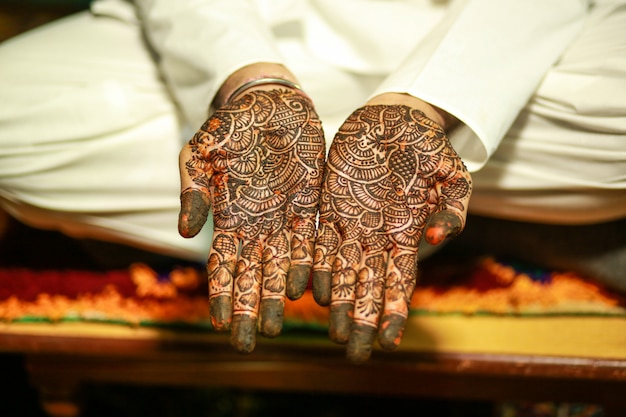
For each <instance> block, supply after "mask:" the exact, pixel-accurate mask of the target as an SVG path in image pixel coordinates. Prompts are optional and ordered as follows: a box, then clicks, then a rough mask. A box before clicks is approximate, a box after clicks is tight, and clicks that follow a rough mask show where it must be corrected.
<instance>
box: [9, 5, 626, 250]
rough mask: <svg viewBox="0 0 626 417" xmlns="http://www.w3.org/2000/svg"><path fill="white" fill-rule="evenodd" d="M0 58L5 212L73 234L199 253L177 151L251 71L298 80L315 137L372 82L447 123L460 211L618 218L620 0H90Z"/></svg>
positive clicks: (622, 108) (625, 164)
mask: <svg viewBox="0 0 626 417" xmlns="http://www.w3.org/2000/svg"><path fill="white" fill-rule="evenodd" d="M142 31H145V32H144V33H145V37H146V38H147V40H148V44H149V46H150V48H151V49H153V50H149V48H148V45H147V44H146V43H144V40H145V39H144V37H143V35H142ZM0 62H2V65H0V97H2V102H0V197H2V202H3V206H4V207H5V208H6V209H7V210H9V211H10V212H11V213H12V214H14V215H16V216H17V217H19V218H21V219H22V220H24V221H27V222H29V223H33V224H35V225H38V226H41V227H52V228H57V229H61V230H64V231H65V232H67V233H69V234H72V235H77V236H89V237H96V238H103V239H111V240H117V241H123V242H126V243H131V244H136V245H140V246H143V247H148V248H151V249H154V250H158V251H162V252H165V253H170V254H174V255H178V256H185V257H190V258H194V259H202V258H204V256H205V254H206V252H207V250H208V242H209V240H208V239H209V237H210V232H211V231H210V227H205V230H204V233H203V236H202V237H198V238H195V239H191V240H185V239H182V238H180V237H179V236H178V234H177V230H176V221H177V212H178V208H179V202H178V193H179V184H178V167H177V155H178V150H179V149H180V146H181V145H182V144H183V142H184V141H186V140H187V139H189V138H190V136H191V133H192V132H193V131H194V130H195V129H196V128H197V127H198V126H200V124H201V123H202V122H204V120H205V119H206V117H207V116H208V111H209V110H208V106H209V103H210V102H211V101H212V99H213V96H214V95H215V93H216V92H217V90H218V89H219V87H220V85H221V84H222V82H223V81H224V80H225V79H226V77H228V75H229V74H230V73H232V72H233V71H234V70H236V69H238V68H241V67H242V66H244V65H247V64H251V63H255V62H277V63H284V64H285V65H287V66H288V67H289V68H290V69H291V70H292V71H293V72H294V74H295V75H296V76H297V77H298V79H299V81H300V82H301V84H302V86H303V87H304V89H305V90H306V92H307V93H308V94H309V95H310V96H311V97H312V98H313V100H314V102H315V105H316V108H317V110H318V112H319V114H320V117H321V119H322V122H323V124H324V130H325V132H326V135H327V143H328V144H330V143H331V141H332V137H333V135H334V132H335V131H336V130H337V128H338V127H339V125H340V124H341V123H342V122H343V120H345V118H346V117H347V116H348V115H349V114H350V113H351V112H352V111H354V110H355V109H356V108H357V107H359V106H361V105H363V104H364V102H365V101H366V100H367V99H368V98H369V97H372V96H373V95H376V94H380V93H383V92H406V93H409V94H412V95H415V96H416V97H419V98H422V99H424V100H426V101H429V102H431V103H432V104H434V105H437V106H439V107H441V108H443V109H445V110H447V111H448V112H449V113H451V114H453V115H454V116H456V117H457V118H458V119H459V120H461V122H462V124H461V126H460V127H459V128H457V129H455V130H454V131H452V132H451V134H450V137H451V140H452V143H453V146H454V147H455V149H456V150H457V151H458V152H459V154H460V155H461V157H462V158H463V160H464V161H465V163H466V165H467V166H468V168H469V169H470V171H472V173H473V177H474V181H475V190H474V194H473V197H472V201H471V205H470V209H471V210H472V211H473V212H475V213H480V214H485V215H491V216H497V217H504V218H514V219H520V220H530V221H538V222H555V223H565V224H568V223H569V224H573V223H588V222H594V221H602V220H609V219H613V218H617V217H622V216H624V215H626V191H625V189H626V4H625V3H624V2H618V1H601V2H594V3H593V4H588V3H587V2H585V1H582V0H551V1H549V2H545V1H543V0H526V1H523V2H520V1H518V0H499V1H489V0H473V1H469V0H468V1H465V0H457V1H450V2H445V1H427V0H416V1H393V2H391V1H386V0H380V1H375V0H341V1H336V0H309V1H304V0H280V1H269V0H265V1H263V0H259V1H252V0H205V1H200V0H176V1H171V0H136V1H135V3H134V4H132V3H130V2H126V1H123V0H99V1H96V2H95V3H94V4H93V5H92V12H91V13H83V14H79V15H77V16H74V17H70V18H67V19H64V20H62V21H59V22H56V23H53V24H50V25H47V26H45V27H43V28H41V29H38V30H35V31H32V32H31V33H28V34H26V35H23V36H20V37H17V38H15V39H13V40H11V41H9V42H5V44H4V45H1V46H0ZM181 132H183V133H182V134H181Z"/></svg>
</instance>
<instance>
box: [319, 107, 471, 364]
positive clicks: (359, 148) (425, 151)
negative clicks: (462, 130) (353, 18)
mask: <svg viewBox="0 0 626 417" xmlns="http://www.w3.org/2000/svg"><path fill="white" fill-rule="evenodd" d="M470 194H471V177H470V174H469V173H468V171H467V170H466V168H465V165H464V164H463V162H462V161H461V159H460V157H459V156H458V155H457V154H456V152H455V151H454V149H453V148H452V146H451V145H450V142H449V141H448V138H447V137H446V133H445V132H444V130H443V129H442V128H441V127H440V126H439V124H437V123H435V122H434V121H432V120H431V119H429V118H427V117H426V116H425V115H424V113H422V112H421V111H419V110H417V109H415V108H411V107H408V106H405V105H369V106H365V107H362V108H360V109H357V110H356V111H355V112H353V113H352V115H351V116H350V117H348V119H347V120H346V121H345V122H344V124H343V125H342V127H341V128H340V129H339V131H338V132H337V134H336V136H335V139H334V141H333V143H332V145H331V148H330V152H329V155H328V160H327V163H326V171H325V175H324V183H323V185H322V195H321V201H320V225H319V231H318V237H317V240H316V244H315V260H314V265H313V295H314V297H315V299H316V300H317V302H318V303H319V304H321V305H328V304H330V329H329V336H330V338H331V339H332V340H333V341H335V342H338V343H347V344H348V346H347V356H348V358H349V359H351V360H352V361H354V362H363V361H365V360H367V359H368V358H369V356H370V354H371V351H372V346H373V343H374V339H375V337H376V333H378V341H379V344H380V345H381V346H382V347H383V348H384V349H387V350H392V349H395V348H396V347H397V346H398V345H399V343H400V341H401V339H402V332H403V330H404V325H405V322H406V319H407V316H408V311H409V305H410V300H411V296H412V293H413V290H414V288H415V285H416V281H417V265H418V247H419V243H420V240H421V238H422V234H423V233H426V235H425V237H426V240H427V241H428V242H429V243H431V244H438V243H440V242H441V241H443V240H444V239H445V238H447V237H452V236H455V235H456V234H458V233H460V231H461V230H462V229H463V227H464V224H465V218H466V214H467V206H468V202H469V198H470Z"/></svg>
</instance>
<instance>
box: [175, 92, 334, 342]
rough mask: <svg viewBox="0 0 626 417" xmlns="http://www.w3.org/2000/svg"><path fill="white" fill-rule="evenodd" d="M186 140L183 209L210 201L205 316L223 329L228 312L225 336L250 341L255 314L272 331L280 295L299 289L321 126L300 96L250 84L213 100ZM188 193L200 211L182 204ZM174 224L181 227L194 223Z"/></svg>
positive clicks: (309, 251) (309, 254)
mask: <svg viewBox="0 0 626 417" xmlns="http://www.w3.org/2000/svg"><path fill="white" fill-rule="evenodd" d="M188 147H189V149H190V155H191V156H190V158H188V159H187V160H186V162H185V168H186V171H187V174H188V176H189V178H190V180H191V181H192V183H193V185H192V186H191V187H189V188H187V189H186V190H184V191H183V193H182V196H181V199H182V201H183V208H182V209H181V218H183V219H192V220H194V221H196V222H199V223H204V220H203V215H202V210H204V211H205V212H207V211H208V205H209V203H210V205H211V206H212V209H213V221H214V238H213V243H212V246H211V250H210V253H209V262H208V265H207V269H208V273H209V284H210V285H209V300H210V306H211V316H212V320H213V324H214V326H215V327H216V329H218V330H227V329H228V328H229V327H230V326H231V324H230V323H231V322H230V320H231V317H234V318H235V319H233V322H232V333H233V334H232V336H231V341H232V342H233V344H234V345H235V347H236V348H237V349H239V350H241V351H251V350H252V349H253V348H254V329H255V327H256V321H257V317H259V318H260V322H261V323H260V328H261V332H262V333H263V334H266V335H268V336H275V335H277V334H278V333H279V332H280V329H281V326H282V308H283V305H284V297H285V295H286V294H287V295H289V296H290V297H294V298H297V297H298V296H299V295H301V294H302V292H303V291H304V289H305V288H306V285H307V282H308V278H309V273H310V269H311V265H312V262H313V244H314V243H313V242H314V239H315V217H316V214H317V206H318V201H319V195H320V187H321V182H322V171H323V164H324V152H325V144H324V135H323V131H322V126H321V123H320V121H319V118H318V116H317V114H316V113H315V111H314V109H313V106H312V104H311V103H310V101H309V100H308V99H307V98H305V97H304V96H302V95H300V94H298V93H296V92H294V91H292V90H283V89H275V90H271V91H259V90H255V91H250V92H248V93H246V94H245V95H243V96H242V97H241V98H239V99H236V100H235V101H233V102H231V103H227V104H226V105H225V106H223V107H222V108H220V109H219V110H218V111H217V112H216V113H215V114H214V115H213V116H212V117H211V118H210V119H209V120H207V122H206V123H205V124H204V125H203V126H202V128H201V129H200V130H199V131H198V132H197V133H196V134H195V136H194V137H193V138H192V139H191V141H190V142H189V145H188ZM186 202H189V206H190V207H191V206H194V207H196V208H194V209H193V210H194V211H197V212H198V213H196V214H194V213H188V211H185V203H186ZM198 207H199V208H198ZM185 213H186V214H185ZM196 219H197V220H196ZM204 219H206V214H204ZM192 220H188V221H189V222H191V221H192ZM181 224H182V226H181V234H183V235H184V236H192V235H193V234H195V233H197V230H199V227H198V226H197V224H189V225H187V223H185V222H184V221H181ZM185 225H187V228H188V229H189V230H188V229H186V226H185ZM200 227H201V224H200ZM196 229H197V230H196ZM288 287H289V290H288ZM237 316H245V317H240V318H239V319H236V318H237ZM251 328H252V330H251Z"/></svg>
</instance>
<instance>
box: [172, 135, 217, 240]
mask: <svg viewBox="0 0 626 417" xmlns="http://www.w3.org/2000/svg"><path fill="white" fill-rule="evenodd" d="M192 154H193V153H192V151H191V146H190V145H186V146H185V147H183V149H182V150H181V152H180V155H179V161H180V162H179V166H180V181H181V190H182V192H181V195H180V212H179V215H178V231H179V233H180V235H181V236H183V237H193V236H195V235H197V234H198V233H199V232H200V230H201V229H202V226H204V223H206V220H207V217H208V215H209V208H210V207H211V203H210V198H209V191H208V189H207V188H206V187H203V186H200V185H198V183H202V179H203V178H206V175H207V173H206V172H205V170H204V167H205V164H203V163H201V162H200V161H197V160H196V159H195V158H194V157H193V155H192Z"/></svg>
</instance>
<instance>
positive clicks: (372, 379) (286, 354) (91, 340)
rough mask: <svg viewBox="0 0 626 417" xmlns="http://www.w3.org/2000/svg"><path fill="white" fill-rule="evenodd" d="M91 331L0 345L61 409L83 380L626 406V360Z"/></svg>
mask: <svg viewBox="0 0 626 417" xmlns="http://www.w3.org/2000/svg"><path fill="white" fill-rule="evenodd" d="M52 327H54V326H52ZM92 327H93V326H92ZM96 327H97V326H96ZM105 327H106V326H105ZM114 328H115V327H114ZM118 330H119V329H118ZM93 331H94V332H95V333H94V334H86V333H84V331H83V332H76V331H74V334H73V335H72V334H71V333H72V332H69V331H65V332H62V331H61V332H59V333H58V334H57V335H55V334H53V333H48V334H33V333H32V332H31V333H30V334H29V333H27V332H13V333H11V332H7V331H4V332H3V331H0V350H1V351H5V352H19V353H22V354H24V355H25V358H26V363H27V367H28V372H29V374H30V377H31V380H32V382H33V384H34V385H35V386H37V387H38V388H39V389H40V392H41V393H42V398H43V400H44V403H45V405H46V409H48V410H50V415H56V416H74V415H78V414H77V409H76V408H75V406H73V405H72V402H71V398H72V395H73V393H74V392H75V390H76V388H77V387H78V386H80V385H81V384H83V383H123V384H141V385H150V384H152V385H174V386H207V387H210V386H216V387H227V388H242V389H255V390H274V391H307V392H326V393H350V394H354V393H356V394H367V395H380V396H413V397H429V398H448V399H471V400H490V401H508V400H531V401H570V402H585V403H595V404H602V405H604V406H605V407H607V410H611V412H610V413H609V412H607V416H608V417H613V416H616V417H618V416H619V417H623V416H624V415H626V398H625V396H624V393H626V359H603V358H584V357H571V356H539V355H511V354H501V355H499V354H493V353H488V354H482V353H467V352H458V353H455V352H445V353H441V352H439V353H438V352H410V351H398V352H382V351H375V352H374V354H373V356H372V358H371V360H370V361H369V362H367V363H366V364H363V365H354V364H351V363H349V362H348V361H347V360H346V359H345V357H344V347H343V346H338V345H335V344H333V343H331V342H330V341H328V339H327V338H326V335H324V334H321V333H306V332H305V333H302V332H297V333H296V332H287V333H286V334H284V335H283V336H280V337H279V338H277V339H272V340H269V339H264V338H260V339H259V340H258V343H257V347H256V349H255V351H254V352H253V353H252V354H249V355H241V354H238V353H236V352H234V351H233V349H232V348H231V347H230V345H229V343H228V336H227V335H219V334H210V333H208V334H207V333H198V332H192V333H184V332H176V331H156V330H154V329H141V328H136V329H135V330H134V332H133V335H132V336H130V335H129V334H130V333H129V332H127V331H121V330H120V331H119V333H118V334H114V333H111V332H110V331H109V332H107V334H108V335H109V336H108V337H102V334H99V335H98V332H97V331H95V330H93ZM73 407H74V408H73Z"/></svg>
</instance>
